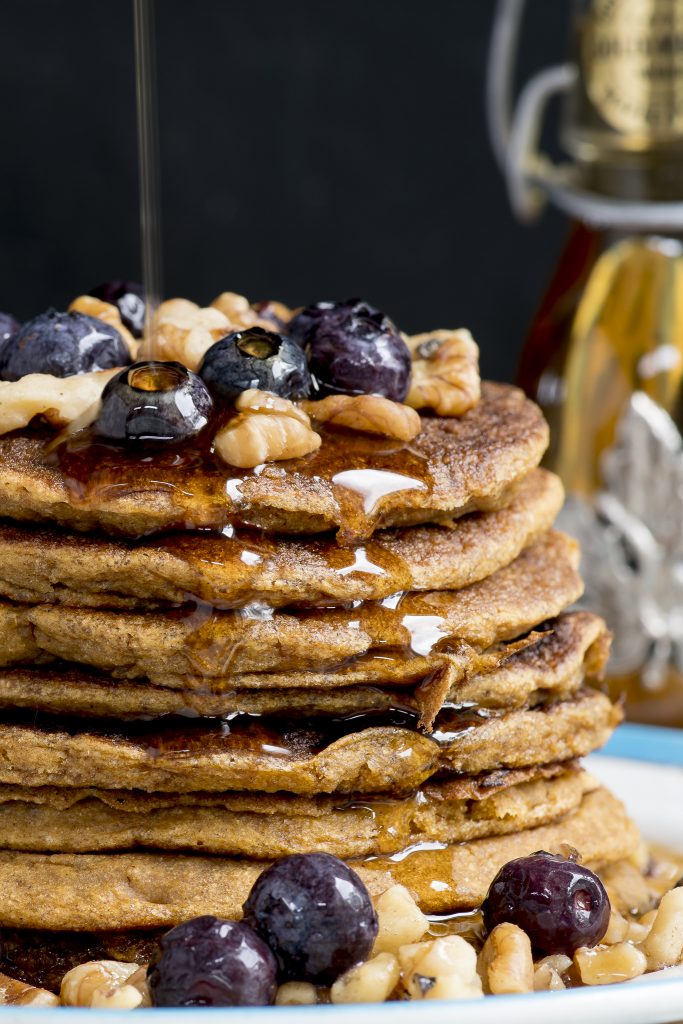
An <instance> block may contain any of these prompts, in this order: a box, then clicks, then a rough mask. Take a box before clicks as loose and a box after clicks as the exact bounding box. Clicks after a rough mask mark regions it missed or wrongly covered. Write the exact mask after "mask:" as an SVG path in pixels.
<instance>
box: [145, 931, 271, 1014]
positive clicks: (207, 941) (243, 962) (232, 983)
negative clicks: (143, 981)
mask: <svg viewBox="0 0 683 1024" xmlns="http://www.w3.org/2000/svg"><path fill="white" fill-rule="evenodd" d="M276 972H277V964H276V963H275V957H274V956H273V954H272V953H271V951H270V950H269V949H268V947H267V946H266V944H265V942H263V941H262V940H261V939H259V937H258V935H255V934H254V932H253V931H252V930H251V928H248V927H247V925H245V924H238V923H237V922H236V921H222V920H220V919H219V918H217V917H211V916H210V915H208V914H207V915H206V916H205V917H195V918H193V919H192V920H191V921H185V922H184V923H183V924H179V925H177V927H175V928H172V929H171V931H170V932H167V933H166V935H164V936H163V938H162V939H161V941H160V943H159V948H158V950H157V951H156V953H155V954H153V956H152V960H151V962H150V965H149V967H148V969H147V980H148V984H149V991H150V995H151V997H152V1004H153V1005H154V1006H269V1005H270V1004H272V1003H273V1002H274V1001H275V992H276V990H277V984H276Z"/></svg>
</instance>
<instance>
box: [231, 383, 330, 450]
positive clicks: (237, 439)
mask: <svg viewBox="0 0 683 1024" xmlns="http://www.w3.org/2000/svg"><path fill="white" fill-rule="evenodd" d="M235 407H236V408H237V410H238V415H237V416H235V417H234V419H232V420H230V421H229V423H227V424H226V426H225V427H223V428H222V429H221V430H219V431H218V433H217V434H216V437H215V438H214V445H215V448H216V451H217V452H218V454H219V455H220V457H221V458H222V459H223V461H224V462H227V463H229V464H230V465H231V466H237V467H238V468H239V469H253V468H254V466H260V465H262V464H263V463H264V462H281V461H282V460H283V459H298V458H301V456H303V455H310V454H311V452H314V451H316V450H317V449H318V448H319V447H320V444H321V438H320V435H319V434H316V433H315V431H314V430H313V429H312V427H311V421H310V419H309V418H308V416H307V415H306V413H305V412H304V411H303V409H299V408H298V407H297V406H296V405H294V403H293V402H290V401H289V400H288V399H286V398H279V397H278V396H277V395H271V394H270V393H269V392H266V391H259V390H258V389H256V388H250V389H249V390H248V391H244V392H242V394H241V395H240V396H239V398H238V399H237V401H236V403H235Z"/></svg>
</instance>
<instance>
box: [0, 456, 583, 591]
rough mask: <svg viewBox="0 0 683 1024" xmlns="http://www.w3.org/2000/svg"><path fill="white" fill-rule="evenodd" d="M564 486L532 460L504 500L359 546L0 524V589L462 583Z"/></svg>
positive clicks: (515, 545)
mask: <svg viewBox="0 0 683 1024" xmlns="http://www.w3.org/2000/svg"><path fill="white" fill-rule="evenodd" d="M562 498H563V492H562V485H561V484H560V481H559V479H558V478H557V477H556V476H554V475H553V474H551V473H548V472H547V471H546V470H542V469H537V470H533V471H532V472H531V473H530V474H529V476H528V477H527V478H526V479H525V480H524V481H523V483H522V484H521V485H520V487H519V490H518V492H517V494H516V495H515V496H514V498H513V499H512V501H511V503H510V504H509V505H507V506H506V507H505V508H503V509H500V510H498V511H494V512H478V513H472V514H471V515H468V516H463V517H461V518H459V519H456V520H454V521H453V523H452V524H451V525H450V526H414V527H408V528H405V529H399V530H383V531H380V532H378V533H376V534H375V535H374V537H373V538H372V539H371V540H369V541H367V542H366V543H365V544H364V545H361V546H360V547H356V548H340V547H339V545H338V544H337V543H336V541H335V540H334V538H332V537H327V538H324V539H323V538H318V537H307V538H294V537H279V538H276V537H273V536H268V535H266V534H262V533H258V532H256V531H242V532H238V533H237V534H234V535H228V536H225V535H223V534H220V533H207V532H195V533H189V532H178V533H172V534H163V535H160V536H157V537H155V538H154V539H153V540H147V541H141V542H134V541H124V540H114V539H112V538H107V537H104V536H102V535H101V534H100V535H90V536H84V535H82V534H76V533H73V532H64V531H61V530H58V529H54V528H46V527H43V528H40V527H36V526H26V525H23V526H22V525H19V524H17V523H10V522H6V523H2V524H0V596H3V597H5V598H9V599H10V600H12V601H21V602H25V603H30V604H36V603H38V604H41V603H56V604H65V605H70V606H72V607H73V606H75V607H84V608H87V607H91V608H131V609H135V608H149V607H154V606H155V605H163V604H182V603H183V602H186V601H187V600H188V599H189V598H190V597H194V598H196V599H199V600H201V601H205V602H207V603H209V604H212V605H214V606H218V607H221V608H237V607H241V606H243V605H246V604H250V603H253V602H255V601H259V602H264V601H265V602H267V603H268V604H269V605H270V606H271V607H281V606H285V605H292V604H305V605H308V606H313V605H318V604H322V605H330V604H337V605H339V604H345V603H348V602H350V601H367V600H379V599H381V598H385V597H389V596H390V595H391V594H395V593H397V592H398V591H407V590H412V591H424V590H459V589H460V588H462V587H466V586H468V585H470V584H471V583H476V582H477V581H479V580H482V579H485V578H486V577H487V576H490V575H491V573H493V572H495V571H496V570H497V569H500V568H501V567H503V566H505V565H508V564H509V563H510V562H511V561H513V559H515V558H516V557H517V555H519V553H520V552H521V551H522V549H523V548H525V547H526V546H527V545H528V544H530V543H531V542H532V541H533V540H535V539H536V538H537V537H538V536H540V534H542V533H544V532H545V531H547V530H548V529H550V527H551V526H552V523H553V520H554V519H555V516H556V515H557V513H558V512H559V510H560V507H561V505H562Z"/></svg>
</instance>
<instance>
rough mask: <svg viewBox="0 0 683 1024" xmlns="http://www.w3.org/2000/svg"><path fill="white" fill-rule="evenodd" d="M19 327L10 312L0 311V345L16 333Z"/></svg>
mask: <svg viewBox="0 0 683 1024" xmlns="http://www.w3.org/2000/svg"><path fill="white" fill-rule="evenodd" d="M20 327H21V324H20V323H19V321H18V320H15V318H14V317H13V316H12V315H11V314H10V313H0V345H2V343H3V342H4V341H7V339H8V338H10V337H11V336H12V335H13V334H16V332H17V331H18V330H19V328H20Z"/></svg>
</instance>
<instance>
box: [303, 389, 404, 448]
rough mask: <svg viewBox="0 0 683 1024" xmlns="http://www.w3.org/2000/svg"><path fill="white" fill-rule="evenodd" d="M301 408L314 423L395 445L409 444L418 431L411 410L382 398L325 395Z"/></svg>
mask: <svg viewBox="0 0 683 1024" xmlns="http://www.w3.org/2000/svg"><path fill="white" fill-rule="evenodd" d="M301 407H302V408H303V409H305V411H306V412H307V413H308V414H309V416H310V417H311V419H313V420H316V421H317V422H318V423H329V424H330V425H331V426H333V427H345V428H346V429H347V430H358V431H360V432H361V433H365V434H379V435H380V436H382V437H392V438H396V440H398V441H412V439H413V438H414V437H417V435H418V434H419V433H420V431H421V429H422V421H421V419H420V416H419V414H418V413H417V412H415V410H414V409H411V408H410V407H409V406H407V405H401V403H400V402H392V401H391V399H390V398H384V397H383V396H382V395H329V396H328V397H327V398H323V399H322V400H321V401H319V402H302V403H301Z"/></svg>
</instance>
